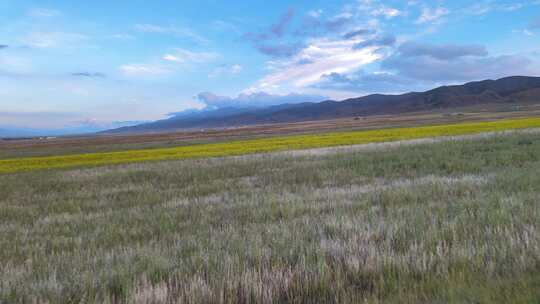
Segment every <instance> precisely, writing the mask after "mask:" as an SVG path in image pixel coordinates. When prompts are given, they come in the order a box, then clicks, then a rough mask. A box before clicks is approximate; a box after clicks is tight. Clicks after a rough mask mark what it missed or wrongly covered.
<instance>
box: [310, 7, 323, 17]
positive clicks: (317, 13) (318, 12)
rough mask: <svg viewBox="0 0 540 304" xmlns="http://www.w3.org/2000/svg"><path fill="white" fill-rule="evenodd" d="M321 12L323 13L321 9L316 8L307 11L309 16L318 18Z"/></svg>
mask: <svg viewBox="0 0 540 304" xmlns="http://www.w3.org/2000/svg"><path fill="white" fill-rule="evenodd" d="M322 13H323V10H321V9H318V10H314V11H309V12H308V13H307V14H308V16H310V17H311V18H319V17H321V15H322Z"/></svg>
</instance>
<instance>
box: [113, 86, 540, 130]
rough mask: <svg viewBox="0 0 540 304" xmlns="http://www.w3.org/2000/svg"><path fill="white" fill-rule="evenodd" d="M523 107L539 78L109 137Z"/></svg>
mask: <svg viewBox="0 0 540 304" xmlns="http://www.w3.org/2000/svg"><path fill="white" fill-rule="evenodd" d="M521 103H539V104H540V77H527V76H513V77H506V78H502V79H498V80H484V81H476V82H470V83H466V84H464V85H453V86H442V87H438V88H436V89H433V90H429V91H426V92H411V93H406V94H401V95H383V94H373V95H368V96H364V97H359V98H351V99H347V100H343V101H334V100H326V101H322V102H319V103H313V102H306V103H299V104H298V103H297V104H282V105H278V106H270V107H264V108H260V107H244V108H233V107H229V108H221V109H215V110H202V111H190V112H180V113H177V114H175V115H174V116H172V117H170V118H168V119H164V120H159V121H155V122H151V123H145V124H141V125H137V126H130V127H123V128H118V129H114V130H109V131H106V133H144V132H169V131H175V130H186V129H203V128H226V127H238V126H246V125H257V124H272V123H291V122H302V121H315V120H327V119H336V118H345V117H365V116H371V115H388V114H401V113H411V112H429V111H436V110H442V109H459V108H463V107H469V106H477V105H492V104H521Z"/></svg>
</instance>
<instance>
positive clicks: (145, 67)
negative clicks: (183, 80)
mask: <svg viewBox="0 0 540 304" xmlns="http://www.w3.org/2000/svg"><path fill="white" fill-rule="evenodd" d="M120 71H121V72H122V73H123V74H124V75H126V76H159V75H166V74H170V73H172V71H171V70H170V69H168V68H166V67H163V66H160V65H151V64H138V63H136V64H126V65H123V66H121V67H120Z"/></svg>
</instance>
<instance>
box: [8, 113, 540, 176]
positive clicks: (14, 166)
mask: <svg viewBox="0 0 540 304" xmlns="http://www.w3.org/2000/svg"><path fill="white" fill-rule="evenodd" d="M534 127H540V118H525V119H513V120H502V121H494V122H476V123H460V124H450V125H438V126H424V127H412V128H391V129H381V130H370V131H356V132H337V133H326V134H313V135H296V136H285V137H272V138H262V139H253V140H237V141H230V142H225V143H211V144H200V145H191V146H181V147H174V148H164V149H146V150H130V151H123V152H109V153H88V154H79V155H62V156H49V157H30V158H19V159H6V160H0V173H14V172H20V171H32V170H40V169H57V168H72V167H83V166H84V167H89V166H101V165H111V164H122V163H134V162H142V161H159V160H171V159H187V158H205V157H220V156H232V155H244V154H253V153H264V152H275V151H283V150H293V149H308V148H320V147H333V146H344V145H355V144H365V143H373V142H386V141H396V140H407V139H417V138H426V137H437V136H452V135H463V134H475V133H482V132H487V131H501V130H513V129H524V128H534Z"/></svg>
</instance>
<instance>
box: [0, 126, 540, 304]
mask: <svg viewBox="0 0 540 304" xmlns="http://www.w3.org/2000/svg"><path fill="white" fill-rule="evenodd" d="M536 123H538V120H526V121H511V122H504V123H503V124H495V125H493V124H482V125H470V124H468V125H460V126H451V127H440V128H431V127H430V128H425V129H411V130H410V131H409V132H410V133H406V135H407V136H408V137H407V138H410V137H411V136H413V137H415V138H416V137H423V136H427V135H428V134H432V133H431V132H438V134H442V135H456V134H463V133H469V132H479V131H481V130H493V129H497V128H502V129H507V128H509V127H526V126H532V125H534V124H536ZM456 128H457V129H456ZM413 131H414V132H413ZM393 132H396V133H393ZM361 134H365V133H359V134H355V135H354V136H353V135H352V134H349V135H350V136H349V135H344V134H339V135H328V136H327V137H322V138H321V137H319V138H316V139H315V138H313V137H294V140H292V139H291V141H286V142H287V144H285V145H284V146H279V149H281V148H289V147H290V146H291V145H293V146H294V147H298V146H296V145H300V147H302V148H304V147H312V145H320V144H321V142H323V143H325V144H347V143H359V142H362V141H361V140H367V139H365V138H364V137H362V135H361ZM368 134H370V135H369V136H371V137H366V138H370V139H373V136H376V138H378V139H380V140H383V139H384V140H397V139H401V138H402V137H400V136H405V135H404V133H403V130H399V131H398V130H384V131H380V133H377V132H375V133H368ZM334 136H337V138H336V137H334ZM377 136H378V137H377ZM298 139H302V140H301V141H299V140H298ZM338 139H339V141H337V140H338ZM370 141H371V140H370ZM255 142H256V143H261V141H255ZM262 142H263V143H265V141H262ZM270 143H274V142H273V141H270ZM232 145H235V144H234V143H233V144H232ZM219 147H220V146H219V145H218V146H216V148H215V149H210V150H206V151H210V152H211V153H215V155H214V154H212V156H218V155H223V154H220V153H222V152H223V151H222V148H223V146H221V148H219ZM272 147H274V146H272ZM192 149H195V148H192ZM238 149H240V148H238ZM250 149H251V148H250ZM258 149H259V148H253V150H250V151H249V152H260V150H258ZM231 151H237V150H227V151H226V152H227V154H234V153H231ZM154 152H155V151H154ZM210 152H209V153H210ZM244 152H246V151H245V150H240V151H238V153H244ZM141 153H142V152H141ZM174 153H177V152H174ZM121 155H123V154H121ZM178 155H179V154H173V155H172V156H173V157H177V156H178ZM182 155H184V154H182ZM3 166H5V164H4V165H3ZM21 166H22V165H21ZM538 172H540V133H538V132H518V133H512V134H506V135H498V136H491V137H486V138H482V139H475V140H472V139H470V140H460V141H455V140H448V141H442V142H437V143H430V144H416V145H407V146H405V145H403V146H400V145H398V144H386V143H382V144H376V145H372V148H371V150H366V149H364V148H360V147H357V148H350V149H347V150H342V149H336V150H335V151H333V152H332V151H328V150H325V153H317V152H316V151H315V152H309V153H307V152H306V153H304V154H302V155H298V154H295V153H277V154H261V155H245V156H240V157H232V158H209V159H186V160H166V161H160V162H145V163H135V164H123V165H108V166H104V167H97V168H72V169H64V170H47V171H33V172H19V173H9V174H3V175H2V176H1V177H0V248H1V250H0V303H121V302H125V303H313V302H319V303H332V302H334V303H359V302H365V303H538V301H539V299H540V174H538Z"/></svg>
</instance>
